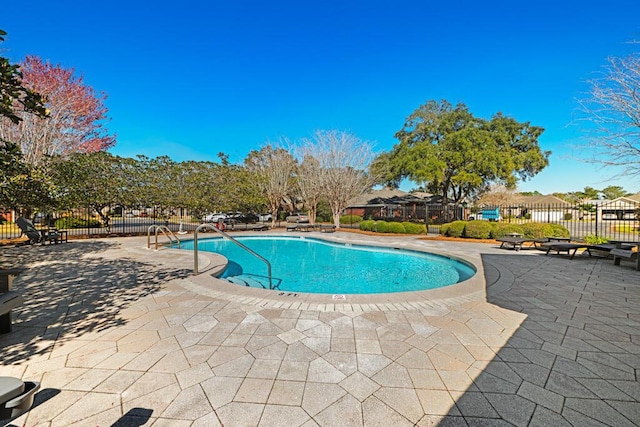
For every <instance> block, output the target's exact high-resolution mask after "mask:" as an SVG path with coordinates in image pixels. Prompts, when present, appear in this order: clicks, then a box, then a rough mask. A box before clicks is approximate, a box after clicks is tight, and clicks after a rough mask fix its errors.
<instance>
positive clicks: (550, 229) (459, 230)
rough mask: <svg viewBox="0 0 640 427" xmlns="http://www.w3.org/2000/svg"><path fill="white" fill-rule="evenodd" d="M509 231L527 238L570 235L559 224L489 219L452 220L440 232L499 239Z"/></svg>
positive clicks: (445, 234)
mask: <svg viewBox="0 0 640 427" xmlns="http://www.w3.org/2000/svg"><path fill="white" fill-rule="evenodd" d="M510 233H520V234H522V235H523V236H524V237H526V238H528V239H539V238H542V237H570V233H569V230H568V229H567V228H566V227H563V226H562V225H560V224H546V223H539V222H531V223H527V224H504V223H497V222H489V221H453V222H450V223H447V224H442V226H441V227H440V234H442V235H443V236H449V237H468V238H470V239H499V238H500V237H504V236H506V235H507V234H510Z"/></svg>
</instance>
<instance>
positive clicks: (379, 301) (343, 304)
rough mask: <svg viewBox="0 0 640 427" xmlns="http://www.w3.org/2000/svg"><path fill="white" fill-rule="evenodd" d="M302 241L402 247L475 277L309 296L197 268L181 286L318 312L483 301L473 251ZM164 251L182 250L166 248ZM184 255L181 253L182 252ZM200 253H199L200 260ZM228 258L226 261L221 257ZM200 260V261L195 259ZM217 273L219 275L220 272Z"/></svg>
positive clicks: (358, 238) (351, 239) (365, 241)
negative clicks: (423, 286) (466, 268)
mask: <svg viewBox="0 0 640 427" xmlns="http://www.w3.org/2000/svg"><path fill="white" fill-rule="evenodd" d="M242 235H252V236H254V235H256V236H275V237H282V236H286V237H292V236H291V234H285V233H284V232H269V233H265V232H261V233H259V234H254V233H246V232H245V233H243V234H242ZM298 237H300V238H312V239H319V240H324V241H328V242H334V243H341V244H344V243H350V244H359V245H366V246H375V247H382V248H400V249H407V250H413V251H419V252H429V253H433V254H436V255H440V256H445V257H448V258H452V259H455V260H459V261H462V262H465V263H468V264H470V265H472V266H473V267H474V268H475V270H476V273H475V274H474V275H473V276H472V277H471V278H469V279H467V280H465V281H463V282H460V283H456V284H453V285H448V286H445V287H442V288H437V289H429V290H422V291H410V292H393V293H383V294H315V293H314V294H311V293H300V292H284V291H277V290H276V291H271V290H265V289H257V288H250V287H242V286H238V285H236V284H233V283H230V282H227V281H225V280H221V279H218V278H216V277H214V276H215V274H214V273H215V272H217V271H219V270H218V269H219V267H220V266H219V265H218V269H215V268H214V269H206V270H205V269H204V268H203V267H202V266H201V267H200V274H199V275H197V276H193V275H192V276H189V277H187V278H186V279H181V280H180V283H179V284H180V285H181V286H182V287H183V288H185V290H188V291H191V292H194V293H198V294H201V295H207V296H210V297H212V298H220V299H225V300H228V301H233V302H237V303H242V304H250V305H256V306H260V307H262V308H280V309H285V308H286V309H305V310H306V309H312V310H313V309H317V310H320V311H353V312H360V311H380V310H383V311H388V310H402V311H404V310H427V311H431V312H433V311H434V310H435V312H440V311H441V310H443V309H445V307H446V306H451V305H459V304H463V303H469V302H474V301H476V302H478V301H485V300H486V282H485V278H484V277H485V276H484V269H483V266H482V262H481V259H480V256H479V255H474V254H473V253H465V254H460V253H453V252H451V251H448V250H442V248H437V247H429V246H430V245H429V243H428V241H424V240H418V239H417V237H416V236H411V237H405V236H402V237H386V236H384V237H382V236H380V237H378V236H365V235H359V234H353V233H340V232H336V233H333V234H332V235H330V236H327V235H320V233H318V234H317V235H316V234H312V235H310V236H298ZM167 250H168V251H172V252H173V251H176V252H178V251H180V250H178V249H170V248H168V249H167ZM180 252H181V253H182V255H184V251H180ZM203 253H204V252H199V259H200V257H202V256H203V255H202V254H203ZM208 255H214V259H215V261H214V263H219V261H220V260H219V258H218V257H220V258H224V257H222V256H221V255H217V254H207V255H206V256H208ZM225 260H226V258H225ZM199 262H200V261H199ZM218 274H220V273H218Z"/></svg>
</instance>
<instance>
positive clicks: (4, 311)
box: [0, 291, 24, 334]
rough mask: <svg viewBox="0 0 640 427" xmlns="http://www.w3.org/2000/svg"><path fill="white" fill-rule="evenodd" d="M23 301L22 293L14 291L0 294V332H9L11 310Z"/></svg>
mask: <svg viewBox="0 0 640 427" xmlns="http://www.w3.org/2000/svg"><path fill="white" fill-rule="evenodd" d="M23 302H24V300H23V299H22V295H20V294H19V293H17V292H15V291H10V292H5V293H2V294H0V334H7V333H9V332H11V310H13V309H14V308H16V307H20V306H21V305H22V303H23Z"/></svg>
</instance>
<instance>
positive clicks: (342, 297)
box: [331, 294, 347, 301]
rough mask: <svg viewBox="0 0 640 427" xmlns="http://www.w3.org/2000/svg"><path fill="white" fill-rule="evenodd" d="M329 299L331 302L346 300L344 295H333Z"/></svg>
mask: <svg viewBox="0 0 640 427" xmlns="http://www.w3.org/2000/svg"><path fill="white" fill-rule="evenodd" d="M331 299H332V300H334V301H337V300H339V301H341V300H346V299H347V296H346V295H344V294H334V295H333V296H332V297H331Z"/></svg>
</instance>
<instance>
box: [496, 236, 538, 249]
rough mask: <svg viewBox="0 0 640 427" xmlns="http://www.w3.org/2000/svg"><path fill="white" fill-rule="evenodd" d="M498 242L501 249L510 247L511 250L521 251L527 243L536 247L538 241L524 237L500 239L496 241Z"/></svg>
mask: <svg viewBox="0 0 640 427" xmlns="http://www.w3.org/2000/svg"><path fill="white" fill-rule="evenodd" d="M496 241H498V242H500V247H501V248H509V247H510V248H511V249H514V250H516V251H519V250H520V249H522V245H523V244H525V243H533V244H534V245H535V241H536V239H527V238H524V237H500V238H498V239H496Z"/></svg>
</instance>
